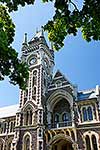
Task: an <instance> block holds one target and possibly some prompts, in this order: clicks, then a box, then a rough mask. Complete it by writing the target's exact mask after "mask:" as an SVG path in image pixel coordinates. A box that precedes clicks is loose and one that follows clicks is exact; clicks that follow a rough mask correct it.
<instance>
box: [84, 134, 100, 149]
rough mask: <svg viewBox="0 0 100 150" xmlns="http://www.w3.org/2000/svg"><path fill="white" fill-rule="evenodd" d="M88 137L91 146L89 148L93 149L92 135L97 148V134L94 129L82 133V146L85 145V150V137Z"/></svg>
mask: <svg viewBox="0 0 100 150" xmlns="http://www.w3.org/2000/svg"><path fill="white" fill-rule="evenodd" d="M87 136H88V137H89V140H90V146H91V149H93V143H92V137H93V136H94V137H95V139H96V144H97V149H99V143H98V141H99V134H98V133H97V132H95V131H87V132H85V133H84V134H83V141H84V147H85V150H87V148H86V137H87Z"/></svg>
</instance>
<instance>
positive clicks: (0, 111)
mask: <svg viewBox="0 0 100 150" xmlns="http://www.w3.org/2000/svg"><path fill="white" fill-rule="evenodd" d="M18 108H19V104H16V105H11V106H6V107H2V108H0V118H6V117H12V116H15V115H16V112H17V110H18Z"/></svg>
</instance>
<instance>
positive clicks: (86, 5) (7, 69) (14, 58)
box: [0, 0, 100, 88]
mask: <svg viewBox="0 0 100 150" xmlns="http://www.w3.org/2000/svg"><path fill="white" fill-rule="evenodd" d="M34 1H35V0H1V1H0V2H1V4H0V65H1V66H0V80H3V79H4V77H5V76H9V78H10V82H11V83H13V84H19V86H20V88H25V81H26V79H27V78H28V69H27V65H26V64H25V63H24V62H21V61H20V60H19V59H18V54H17V52H16V51H15V50H14V49H13V48H12V46H11V43H12V42H13V38H14V34H15V26H14V24H13V23H12V20H11V18H10V16H9V13H8V11H9V12H11V11H13V10H14V11H16V10H17V9H18V6H19V5H21V6H25V4H34ZM42 1H43V2H49V1H51V2H53V3H54V7H55V14H54V16H53V18H52V20H50V21H48V23H47V24H46V25H45V26H44V27H43V28H44V30H46V31H47V32H48V37H49V40H50V41H51V42H52V44H53V48H54V49H55V50H59V49H60V48H61V47H63V45H64V39H65V37H66V36H67V35H70V34H73V35H74V36H76V35H77V32H78V29H81V32H82V35H83V38H84V39H85V40H86V41H88V42H89V41H91V40H92V39H93V40H100V0H83V6H82V8H81V9H79V8H78V7H77V6H76V4H75V0H42ZM2 4H4V5H6V7H4V6H3V5H2ZM7 9H8V11H7Z"/></svg>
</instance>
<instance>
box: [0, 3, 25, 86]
mask: <svg viewBox="0 0 100 150" xmlns="http://www.w3.org/2000/svg"><path fill="white" fill-rule="evenodd" d="M14 28H15V25H14V24H13V23H12V20H11V19H10V16H9V15H8V12H7V10H6V7H4V6H3V5H0V80H3V79H4V77H5V76H9V78H10V82H11V83H13V84H19V86H20V88H23V89H24V88H25V80H26V79H27V78H28V69H27V66H26V64H25V63H24V62H21V61H20V60H19V59H18V54H17V52H16V51H15V50H14V49H13V48H12V46H11V43H12V42H13V37H14V34H15V29H14Z"/></svg>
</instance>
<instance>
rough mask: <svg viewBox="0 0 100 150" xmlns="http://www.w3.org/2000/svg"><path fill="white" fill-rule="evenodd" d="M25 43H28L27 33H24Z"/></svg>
mask: <svg viewBox="0 0 100 150" xmlns="http://www.w3.org/2000/svg"><path fill="white" fill-rule="evenodd" d="M23 44H27V33H25V34H24V42H23Z"/></svg>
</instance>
